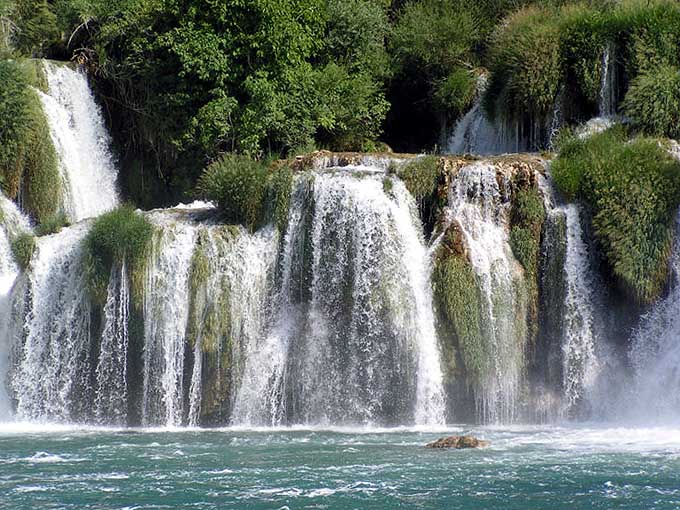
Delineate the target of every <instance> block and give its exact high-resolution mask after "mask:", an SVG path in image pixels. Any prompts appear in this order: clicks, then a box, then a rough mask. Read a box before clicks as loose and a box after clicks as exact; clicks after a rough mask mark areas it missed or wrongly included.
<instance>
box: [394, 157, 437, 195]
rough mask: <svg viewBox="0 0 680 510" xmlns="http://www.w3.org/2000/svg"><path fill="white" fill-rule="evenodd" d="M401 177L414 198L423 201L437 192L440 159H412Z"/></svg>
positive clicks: (405, 166)
mask: <svg viewBox="0 0 680 510" xmlns="http://www.w3.org/2000/svg"><path fill="white" fill-rule="evenodd" d="M399 177H400V178H401V180H402V181H404V184H405V185H406V189H408V190H409V192H410V193H411V195H413V198H415V199H416V200H418V201H423V200H425V199H427V198H429V197H431V196H432V195H434V194H435V192H436V191H437V184H438V182H439V159H438V158H437V157H436V156H422V157H417V158H415V159H412V160H411V161H409V162H408V163H406V165H404V167H403V168H402V169H401V170H400V171H399Z"/></svg>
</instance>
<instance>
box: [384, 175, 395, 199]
mask: <svg viewBox="0 0 680 510" xmlns="http://www.w3.org/2000/svg"><path fill="white" fill-rule="evenodd" d="M382 187H383V191H384V192H385V194H387V195H389V194H391V193H392V190H393V189H394V182H392V179H390V178H389V177H385V178H384V179H383V181H382Z"/></svg>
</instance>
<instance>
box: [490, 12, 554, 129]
mask: <svg viewBox="0 0 680 510" xmlns="http://www.w3.org/2000/svg"><path fill="white" fill-rule="evenodd" d="M490 70H491V80H490V83H489V86H488V89H487V95H486V101H485V103H486V107H487V110H488V111H489V113H491V114H492V115H501V114H503V115H508V116H510V117H511V118H522V116H524V115H528V116H532V117H538V118H542V117H545V116H546V115H547V114H548V113H549V112H550V111H552V108H553V105H554V103H555V96H556V95H557V90H558V86H559V83H560V78H561V60H560V38H559V25H558V24H557V22H556V16H555V12H553V11H552V10H549V9H546V8H538V7H527V8H525V9H523V10H520V11H518V12H516V13H514V14H512V15H511V16H510V17H509V18H508V19H507V20H506V22H505V23H503V24H502V25H501V26H500V27H499V28H498V30H497V31H496V33H495V34H494V36H493V40H492V43H491V47H490Z"/></svg>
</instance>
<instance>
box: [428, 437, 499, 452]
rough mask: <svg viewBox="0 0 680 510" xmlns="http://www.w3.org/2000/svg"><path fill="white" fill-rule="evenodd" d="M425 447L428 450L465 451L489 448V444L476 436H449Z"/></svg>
mask: <svg viewBox="0 0 680 510" xmlns="http://www.w3.org/2000/svg"><path fill="white" fill-rule="evenodd" d="M425 446H426V447H427V448H453V449H455V450H463V449H467V448H484V447H486V446H489V442H488V441H484V440H482V439H477V438H476V437H474V436H449V437H442V438H439V439H437V440H436V441H433V442H432V443H428V444H426V445H425Z"/></svg>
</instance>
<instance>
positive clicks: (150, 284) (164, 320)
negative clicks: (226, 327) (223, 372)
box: [142, 213, 197, 426]
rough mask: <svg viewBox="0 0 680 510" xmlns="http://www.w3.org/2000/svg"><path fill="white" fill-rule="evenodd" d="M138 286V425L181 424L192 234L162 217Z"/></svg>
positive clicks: (185, 224)
mask: <svg viewBox="0 0 680 510" xmlns="http://www.w3.org/2000/svg"><path fill="white" fill-rule="evenodd" d="M150 219H152V221H153V222H154V223H155V224H156V226H157V227H158V228H157V229H156V232H155V234H154V239H153V242H152V244H153V248H152V250H151V255H150V256H149V261H148V263H147V264H148V268H147V272H146V280H145V283H144V396H143V404H142V423H143V424H144V425H158V424H162V425H168V426H178V425H181V424H182V418H183V397H184V386H183V384H184V381H183V376H184V343H185V332H186V329H187V320H188V316H189V272H190V269H191V258H192V255H193V250H194V243H195V241H196V234H197V229H196V226H195V225H192V224H191V223H189V222H184V221H181V219H180V220H179V221H178V220H177V219H176V218H175V217H174V216H170V217H168V216H167V215H164V214H162V213H155V214H152V215H150Z"/></svg>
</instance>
